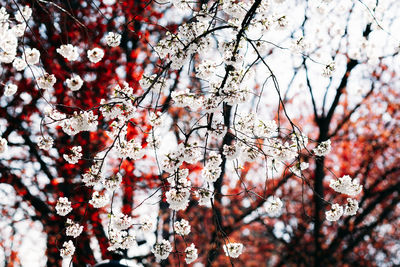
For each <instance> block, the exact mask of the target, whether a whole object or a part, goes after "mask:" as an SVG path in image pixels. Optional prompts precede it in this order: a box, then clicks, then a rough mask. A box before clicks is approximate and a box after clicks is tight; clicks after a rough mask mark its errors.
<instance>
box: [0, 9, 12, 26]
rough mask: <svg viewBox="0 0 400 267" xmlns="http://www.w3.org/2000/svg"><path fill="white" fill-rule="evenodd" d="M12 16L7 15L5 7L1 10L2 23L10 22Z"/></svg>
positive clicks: (0, 19) (0, 21)
mask: <svg viewBox="0 0 400 267" xmlns="http://www.w3.org/2000/svg"><path fill="white" fill-rule="evenodd" d="M9 17H10V15H9V14H8V13H7V10H6V9H5V7H1V8H0V23H5V22H7V21H8V19H9Z"/></svg>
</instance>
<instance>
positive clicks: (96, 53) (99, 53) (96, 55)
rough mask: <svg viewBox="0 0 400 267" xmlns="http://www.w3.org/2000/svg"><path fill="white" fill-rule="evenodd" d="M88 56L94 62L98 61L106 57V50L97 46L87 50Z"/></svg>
mask: <svg viewBox="0 0 400 267" xmlns="http://www.w3.org/2000/svg"><path fill="white" fill-rule="evenodd" d="M87 56H88V58H89V60H90V62H92V63H97V62H99V61H100V60H102V59H103V57H104V51H103V49H101V48H98V47H95V48H93V49H92V50H88V51H87Z"/></svg>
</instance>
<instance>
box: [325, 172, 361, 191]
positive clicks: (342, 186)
mask: <svg viewBox="0 0 400 267" xmlns="http://www.w3.org/2000/svg"><path fill="white" fill-rule="evenodd" d="M329 186H330V187H331V188H332V189H333V190H335V191H336V192H338V193H342V194H346V195H349V196H355V195H358V194H359V193H361V190H362V185H360V183H359V182H358V180H352V179H351V177H350V176H349V175H344V176H343V177H341V178H339V179H337V180H331V181H330V183H329Z"/></svg>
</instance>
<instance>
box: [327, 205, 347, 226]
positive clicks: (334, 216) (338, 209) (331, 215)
mask: <svg viewBox="0 0 400 267" xmlns="http://www.w3.org/2000/svg"><path fill="white" fill-rule="evenodd" d="M342 215H343V207H342V206H340V205H339V204H337V203H336V204H333V205H332V207H331V209H330V210H329V211H326V212H325V216H326V219H327V220H328V221H331V222H334V221H337V220H339V219H340V217H342Z"/></svg>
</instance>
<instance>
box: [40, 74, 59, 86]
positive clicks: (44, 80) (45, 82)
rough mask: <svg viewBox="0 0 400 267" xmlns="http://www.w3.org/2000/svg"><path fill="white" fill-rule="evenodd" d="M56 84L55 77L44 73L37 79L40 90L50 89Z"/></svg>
mask: <svg viewBox="0 0 400 267" xmlns="http://www.w3.org/2000/svg"><path fill="white" fill-rule="evenodd" d="M55 83H56V76H54V74H48V73H45V74H44V75H43V76H40V77H39V78H38V79H37V85H38V87H39V88H41V89H51V88H53V86H54V84H55Z"/></svg>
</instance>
